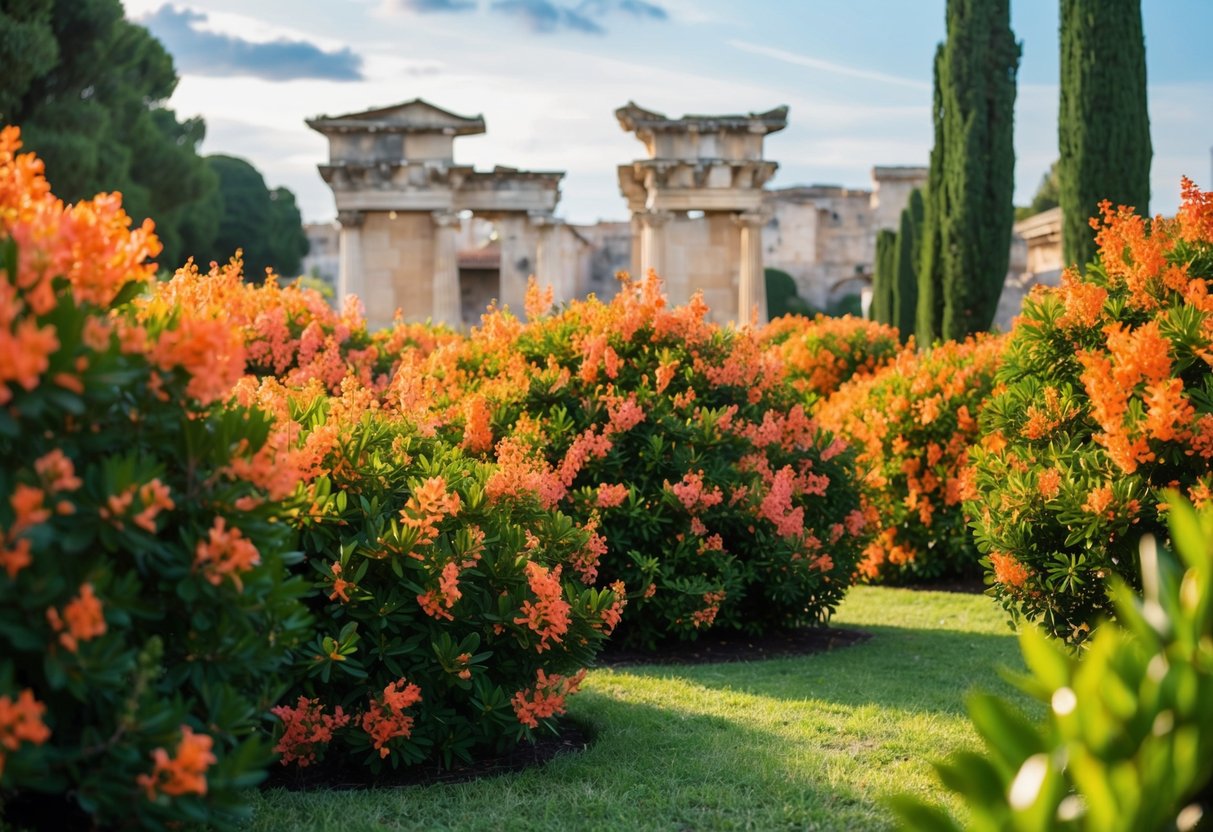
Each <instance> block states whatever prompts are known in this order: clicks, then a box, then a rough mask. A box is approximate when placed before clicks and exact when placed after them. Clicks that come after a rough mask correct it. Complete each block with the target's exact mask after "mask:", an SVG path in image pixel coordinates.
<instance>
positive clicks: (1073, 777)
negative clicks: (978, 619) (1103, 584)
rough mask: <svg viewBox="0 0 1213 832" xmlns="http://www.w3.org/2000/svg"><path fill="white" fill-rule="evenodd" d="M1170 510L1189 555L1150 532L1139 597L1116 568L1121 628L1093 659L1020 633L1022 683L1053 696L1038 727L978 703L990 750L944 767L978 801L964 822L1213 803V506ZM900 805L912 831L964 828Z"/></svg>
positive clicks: (1102, 821)
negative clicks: (1025, 671)
mask: <svg viewBox="0 0 1213 832" xmlns="http://www.w3.org/2000/svg"><path fill="white" fill-rule="evenodd" d="M1170 514H1171V518H1170V520H1171V524H1170V525H1171V532H1172V539H1173V541H1174V544H1175V548H1176V549H1177V550H1178V552H1179V555H1180V558H1181V563H1176V562H1175V560H1174V558H1173V557H1171V556H1170V555H1169V554H1167V553H1166V552H1163V553H1161V554H1159V553H1157V552H1156V550H1155V547H1154V543H1153V539H1152V538H1147V539H1145V540H1143V542H1142V545H1141V558H1140V561H1141V565H1142V578H1143V584H1144V590H1145V598H1144V600H1143V599H1139V598H1138V597H1137V594H1136V592H1135V590H1134V589H1133V588H1131V587H1130V586H1129V585H1128V584H1126V583H1125V582H1123V581H1121V580H1120V579H1119V578H1116V577H1113V578H1112V579H1111V581H1110V583H1111V584H1112V588H1111V595H1112V597H1113V603H1114V604H1115V607H1116V612H1117V616H1118V623H1117V624H1110V625H1108V626H1105V627H1101V628H1100V629H1099V630H1098V631H1097V633H1096V634H1095V636H1094V637H1093V638H1092V639H1091V641H1090V642H1089V645H1090V649H1088V650H1087V651H1085V653H1084V654H1082V655H1075V654H1073V653H1071V652H1068V651H1067V650H1066V649H1065V648H1064V647H1062V646H1061V645H1059V644H1057V643H1056V642H1054V641H1050V640H1049V639H1048V638H1047V637H1046V636H1045V635H1043V634H1041V633H1040V631H1038V630H1036V629H1035V628H1028V629H1026V630H1025V631H1024V632H1023V634H1022V635H1021V636H1020V641H1021V643H1022V645H1023V653H1024V658H1025V659H1026V660H1027V663H1028V666H1029V668H1030V671H1031V673H1030V675H1029V676H1028V677H1026V678H1024V679H1023V680H1021V681H1020V687H1021V688H1022V689H1023V690H1024V691H1025V692H1027V693H1028V694H1029V695H1031V696H1033V697H1035V698H1036V699H1038V700H1040V701H1041V702H1042V703H1044V705H1045V707H1046V708H1047V716H1046V718H1045V720H1044V722H1043V724H1041V723H1036V722H1032V721H1029V720H1028V719H1026V718H1025V717H1024V716H1023V715H1022V714H1021V713H1019V711H1018V710H1017V709H1015V707H1014V706H1012V705H1011V704H1009V703H1008V702H1006V701H1005V700H1002V699H998V698H996V697H992V696H988V695H977V696H974V697H973V698H972V699H971V700H970V703H969V713H970V715H971V716H972V718H973V723H974V726H975V727H976V728H977V731H978V733H979V734H981V737H982V739H983V740H984V741H985V745H986V751H985V753H962V754H958V755H956V756H954V757H953V758H952V760H951V761H949V762H947V763H944V764H940V765H938V766H937V769H938V771H939V775H940V779H941V780H942V781H943V784H944V786H946V787H947V788H948V789H949V790H950V791H952V792H954V793H955V794H957V795H958V796H959V797H960V798H961V799H962V800H963V801H964V803H965V805H966V806H967V808H968V810H969V813H970V818H969V822H968V824H967V825H966V826H965V827H964V828H967V829H990V830H995V829H1031V830H1050V829H1057V830H1063V829H1065V830H1098V832H1118V831H1119V830H1123V831H1124V832H1147V830H1173V829H1194V828H1196V826H1197V822H1198V821H1200V820H1202V816H1203V815H1204V814H1205V813H1207V812H1209V811H1210V809H1213V801H1211V800H1210V798H1211V797H1213V794H1210V791H1209V784H1210V778H1213V710H1210V708H1209V703H1210V702H1213V512H1210V511H1208V510H1206V511H1205V512H1203V513H1202V514H1201V516H1200V517H1198V516H1197V515H1196V513H1195V512H1193V511H1192V509H1191V508H1190V507H1189V506H1188V505H1187V504H1186V503H1185V502H1183V501H1182V500H1178V499H1176V500H1175V502H1172V503H1171V511H1170ZM1201 802H1203V804H1204V805H1203V806H1202V805H1201ZM894 805H895V809H896V810H897V812H898V814H899V815H900V816H901V818H902V820H903V821H904V823H905V825H906V826H907V827H908V828H912V829H926V830H959V829H961V828H962V827H961V826H960V825H958V824H957V823H956V822H955V821H954V820H952V819H951V818H950V817H949V816H948V814H947V813H946V812H945V811H943V810H942V809H940V808H938V807H933V806H928V805H926V804H923V803H921V802H919V801H918V800H917V799H915V798H910V797H901V798H898V799H897V801H896V803H895V804H894ZM1205 825H1207V823H1206V824H1205ZM1202 828H1203V826H1202Z"/></svg>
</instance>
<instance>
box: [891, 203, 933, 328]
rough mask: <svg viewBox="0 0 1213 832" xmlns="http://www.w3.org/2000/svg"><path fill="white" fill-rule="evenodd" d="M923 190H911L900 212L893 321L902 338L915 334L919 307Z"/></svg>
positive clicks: (923, 209) (923, 208)
mask: <svg viewBox="0 0 1213 832" xmlns="http://www.w3.org/2000/svg"><path fill="white" fill-rule="evenodd" d="M925 210H926V209H925V207H924V203H923V199H922V190H921V189H920V188H915V189H914V190H913V191H911V192H910V201H909V202H908V203H907V204H906V207H905V208H904V209H903V210H902V212H901V224H900V226H899V228H898V231H897V263H896V267H895V268H894V273H895V274H896V275H897V278H896V282H895V284H894V286H893V323H894V324H895V325H896V326H897V328H898V329H899V330H900V331H901V340H902V341H908V340H909V339H910V336H911V335H913V334H914V326H915V320H914V319H915V315H916V314H917V306H918V263H919V261H920V259H921V257H922V220H923V213H924V211H925Z"/></svg>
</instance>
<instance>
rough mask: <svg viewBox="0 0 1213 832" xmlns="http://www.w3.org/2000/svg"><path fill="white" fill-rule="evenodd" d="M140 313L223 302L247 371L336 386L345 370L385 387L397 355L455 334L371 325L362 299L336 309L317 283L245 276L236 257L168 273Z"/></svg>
mask: <svg viewBox="0 0 1213 832" xmlns="http://www.w3.org/2000/svg"><path fill="white" fill-rule="evenodd" d="M140 305H141V306H142V307H143V309H144V310H145V313H149V312H150V313H156V314H170V313H171V312H172V310H178V309H180V310H185V314H187V315H189V316H196V312H195V310H198V309H221V310H223V317H224V320H225V321H226V322H227V325H228V327H229V328H230V329H231V331H232V332H234V333H236V334H238V335H239V336H240V338H241V340H242V341H243V343H244V354H245V359H246V363H247V367H246V370H245V371H246V372H248V373H251V374H253V375H256V376H259V377H273V378H277V379H279V380H280V381H282V382H283V383H284V384H287V385H290V386H301V385H304V384H307V383H308V382H309V381H311V380H313V379H316V380H319V381H320V382H321V383H322V384H323V385H324V387H325V388H326V389H328V390H330V391H334V392H336V390H337V389H338V388H339V387H340V385H341V382H342V380H343V379H344V378H345V377H346V376H350V375H352V376H354V377H355V378H356V379H358V380H359V382H360V383H362V384H363V385H365V386H368V387H374V388H375V389H383V388H384V387H386V386H387V383H388V380H389V379H390V378H391V376H392V375H393V373H394V372H395V370H396V367H397V365H398V364H399V363H400V361H401V357H402V355H404V354H406V353H410V352H413V351H416V352H418V353H420V354H421V355H424V354H426V353H428V352H430V351H432V350H433V349H436V348H437V347H438V346H439V345H441V344H443V343H448V342H450V341H452V340H455V339H457V338H458V335H457V334H456V333H454V332H451V331H450V330H446V329H442V328H437V327H430V326H428V325H425V324H407V323H404V322H403V321H397V322H396V323H395V324H394V325H393V326H392V327H389V328H386V329H384V330H381V331H378V332H374V333H372V332H369V331H368V330H367V327H366V322H365V320H364V319H363V316H362V306H361V302H360V301H359V300H358V299H357V298H355V297H353V296H351V297H349V298H347V299H346V301H345V305H344V307H343V308H342V310H341V311H340V312H337V311H335V310H333V309H332V308H331V307H330V306H329V305H328V302H327V301H326V300H325V299H324V297H323V296H322V295H321V294H320V293H319V292H317V291H315V290H314V289H307V288H300V287H299V286H297V285H290V286H286V287H282V286H279V284H278V278H277V277H276V276H274V275H270V276H268V277H267V278H266V280H265V281H264V282H263V283H246V282H245V281H244V277H243V275H242V266H241V261H240V258H239V256H238V255H237V256H236V257H234V258H233V259H232V260H231V262H229V263H227V264H226V265H223V266H220V265H218V264H216V263H212V264H211V266H210V269H209V271H207V272H202V271H200V270H199V269H198V268H197V267H196V266H195V265H194V264H193V263H192V262H191V263H187V264H186V265H185V266H183V267H182V268H180V269H178V270H177V272H176V273H175V274H174V275H173V277H172V278H171V279H170V280H167V281H164V282H162V283H158V284H156V286H155V287H154V289H153V291H152V293H151V294H150V295H149V296H148V297H147V298H145V299H143V300H142V301H141V304H140Z"/></svg>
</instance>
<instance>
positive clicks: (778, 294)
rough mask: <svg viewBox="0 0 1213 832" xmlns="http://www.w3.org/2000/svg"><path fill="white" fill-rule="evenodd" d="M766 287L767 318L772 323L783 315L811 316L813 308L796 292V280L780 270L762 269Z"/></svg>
mask: <svg viewBox="0 0 1213 832" xmlns="http://www.w3.org/2000/svg"><path fill="white" fill-rule="evenodd" d="M763 278H764V279H765V281H766V285H767V317H768V318H770V319H771V320H772V321H773V320H775V319H776V318H781V317H783V316H784V315H811V314H813V308H812V307H811V306H809V304H808V303H806V302H805V300H804V298H802V297H801V296H800V293H799V292H798V291H797V290H796V280H795V279H794V278H793V277H792V276H791V275H790V274H788V273H787V272H785V271H783V270H782V269H764V270H763Z"/></svg>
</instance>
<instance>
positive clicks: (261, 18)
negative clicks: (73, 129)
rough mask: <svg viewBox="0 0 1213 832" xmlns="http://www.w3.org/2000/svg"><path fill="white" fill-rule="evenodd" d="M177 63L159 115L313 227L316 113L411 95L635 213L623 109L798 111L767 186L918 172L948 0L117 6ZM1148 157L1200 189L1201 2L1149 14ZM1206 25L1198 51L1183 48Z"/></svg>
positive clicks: (1044, 122)
mask: <svg viewBox="0 0 1213 832" xmlns="http://www.w3.org/2000/svg"><path fill="white" fill-rule="evenodd" d="M124 5H125V8H126V13H127V16H128V17H129V18H131V19H132V20H134V21H136V22H139V23H141V24H142V25H145V26H147V27H148V28H149V29H150V30H151V31H152V33H153V34H155V35H156V36H157V37H159V38H160V39H161V40H162V41H163V42H164V43H165V46H166V47H167V48H168V50H169V52H170V53H171V54H172V55H173V58H174V62H175V64H176V67H177V72H178V74H179V75H180V76H181V81H180V83H179V84H178V87H177V90H176V92H175V93H174V95H173V97H172V99H171V101H170V102H169V106H170V107H172V108H173V109H174V110H176V111H177V114H178V116H180V117H188V116H195V115H201V116H202V117H203V118H205V120H206V123H207V136H206V140H205V141H204V143H203V145H202V151H203V152H204V153H208V154H209V153H223V154H228V155H232V156H240V157H243V158H245V159H248V160H249V161H250V162H252V163H253V164H254V165H255V166H256V167H257V168H258V169H259V170H260V171H261V172H262V174H263V175H264V176H265V178H266V181H267V183H268V184H269V186H270V187H278V186H286V187H288V188H290V189H291V190H292V191H294V193H295V195H296V197H297V198H298V201H299V205H300V209H301V211H302V213H303V217H304V220H305V221H307V222H320V221H327V220H331V219H333V217H334V216H335V214H336V210H335V207H334V204H333V197H332V193H331V192H330V191H329V189H328V186H327V185H325V184H324V182H323V180H321V178H320V175H319V173H317V170H316V166H317V165H318V164H322V163H324V162H325V161H327V157H328V147H327V141H326V139H325V138H324V137H323V136H321V135H320V134H319V133H316V132H314V131H312V130H311V129H309V128H308V127H307V126H306V125H305V124H304V120H305V119H308V118H312V117H315V116H317V115H321V114H327V115H340V114H343V113H350V112H357V111H360V110H365V109H370V108H377V107H384V106H389V105H392V104H397V103H400V102H403V101H408V100H411V99H413V98H424V99H425V100H427V101H429V102H430V103H432V104H434V105H436V106H438V107H441V108H443V109H445V110H450V111H452V112H455V113H458V114H460V115H467V116H475V115H482V116H483V117H484V119H485V122H486V126H487V128H488V132H487V134H485V135H481V136H467V137H461V138H459V139H457V140H456V142H455V161H456V162H457V163H459V164H472V165H475V166H476V167H477V168H481V169H486V168H492V167H493V166H494V165H498V164H500V165H506V166H510V167H517V168H522V169H533V170H562V171H565V172H566V176H565V178H564V181H563V185H562V197H561V202H560V206H559V208H558V209H557V213H558V214H559V215H560V216H562V217H564V218H565V219H567V220H569V221H571V222H575V223H591V222H594V221H596V220H598V219H607V220H610V219H626V218H627V209H626V205H625V202H624V200H623V197H622V196H620V194H619V188H618V184H617V179H616V166H617V165H619V164H622V163H626V162H628V161H631V160H633V159H636V158H640V157H641V156H642V155H643V146H642V145H641V144H640V142H639V141H638V140H637V139H636V138H635V136H634V135H632V134H629V133H625V132H624V131H623V129H622V128H621V127H620V126H619V123H618V121H617V119H616V118H615V115H614V112H615V110H616V109H617V108H618V107H621V106H623V105H625V104H627V103H628V102H629V101H635V102H636V103H637V104H639V105H640V106H641V107H643V108H645V109H647V110H656V111H658V112H662V113H665V114H667V115H669V116H671V117H679V116H681V115H684V114H687V113H696V114H726V113H748V112H764V111H767V110H770V109H773V108H775V107H778V106H781V105H787V106H788V107H789V114H788V127H787V129H785V130H783V131H782V132H779V133H775V134H773V135H770V136H768V137H767V140H766V157H767V158H768V159H772V160H774V161H776V162H778V163H779V171H778V173H777V174H776V176H775V178H774V179H773V180H772V181H771V183H770V184H769V185H768V187H771V188H781V187H789V186H793V185H807V184H815V183H823V184H835V185H843V186H846V187H854V188H868V187H870V186H871V169H872V167H873V166H875V165H925V164H927V160H928V156H929V154H930V149H931V144H932V142H933V135H932V127H931V115H930V107H931V65H932V59H933V55H934V51H935V47H936V44H937V43H938V42H939V41H941V40H942V39H943V38H944V34H945V26H944V5H945V0H845V1H844V2H839V0H258V2H255V3H250V2H248V0H179V1H178V2H174V3H172V4H165V3H164V2H163V0H124ZM1011 5H1012V10H1011V15H1012V20H1011V27H1012V29H1013V30H1014V32H1015V35H1016V37H1017V38H1018V39H1019V40H1020V41H1022V43H1023V56H1022V58H1021V61H1020V68H1019V76H1018V79H1019V83H1018V96H1017V99H1016V107H1015V152H1016V166H1015V181H1016V188H1015V202H1016V204H1026V203H1028V202H1030V201H1031V198H1032V194H1033V193H1034V192H1035V190H1036V187H1037V185H1038V184H1039V182H1040V180H1041V177H1042V176H1043V175H1044V173H1045V171H1046V170H1047V169H1048V167H1049V165H1050V164H1051V162H1052V161H1053V160H1054V159H1055V158H1056V157H1057V97H1058V49H1059V47H1058V33H1057V28H1058V22H1057V6H1058V0H1012V4H1011ZM1142 15H1143V22H1144V27H1145V35H1146V64H1147V83H1148V88H1149V110H1150V122H1151V133H1152V136H1153V144H1154V161H1153V167H1152V171H1151V180H1152V184H1151V193H1152V196H1151V204H1150V211H1151V212H1152V213H1171V212H1173V211H1174V210H1175V208H1176V206H1177V205H1178V202H1179V178H1180V176H1182V175H1186V176H1188V177H1189V178H1191V179H1193V180H1195V181H1196V183H1197V184H1198V185H1200V186H1202V187H1204V188H1209V187H1213V183H1211V182H1210V176H1211V173H1210V166H1211V152H1213V151H1211V146H1213V53H1210V52H1209V50H1207V49H1205V48H1204V43H1203V40H1202V39H1207V38H1205V37H1204V36H1205V35H1206V34H1207V33H1208V32H1210V31H1213V2H1211V0H1142ZM1193 33H1198V35H1199V36H1198V37H1195V38H1194V37H1193Z"/></svg>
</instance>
